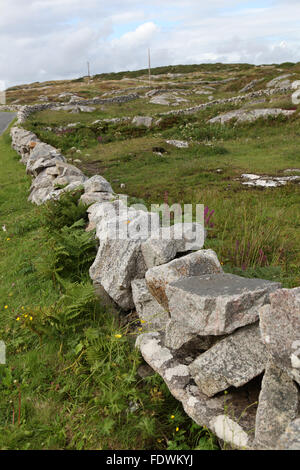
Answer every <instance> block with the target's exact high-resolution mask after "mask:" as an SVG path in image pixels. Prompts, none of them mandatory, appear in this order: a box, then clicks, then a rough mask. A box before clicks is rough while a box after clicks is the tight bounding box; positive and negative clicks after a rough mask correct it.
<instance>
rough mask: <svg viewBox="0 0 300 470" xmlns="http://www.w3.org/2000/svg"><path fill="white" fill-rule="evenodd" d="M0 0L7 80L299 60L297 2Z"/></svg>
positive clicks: (0, 66)
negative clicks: (172, 66)
mask: <svg viewBox="0 0 300 470" xmlns="http://www.w3.org/2000/svg"><path fill="white" fill-rule="evenodd" d="M249 5H251V3H249V1H248V0H209V1H207V0H163V1H162V0H152V1H151V2H149V1H147V2H146V1H144V2H143V1H141V0H110V2H104V1H99V0H85V1H84V2H82V0H0V79H2V80H6V81H7V82H9V84H15V83H25V82H32V81H37V80H46V79H56V78H71V77H77V76H82V75H84V74H85V73H86V61H87V60H89V61H90V62H91V67H92V73H101V72H108V71H119V70H129V69H137V68H146V67H147V48H148V47H151V52H152V64H153V66H159V65H169V64H176V63H200V62H215V61H218V62H222V61H223V62H249V63H273V62H283V61H287V60H289V61H298V60H300V54H299V52H298V44H299V40H300V30H299V28H298V24H299V19H300V2H299V1H298V0H273V1H271V0H262V1H261V2H260V5H259V6H258V3H257V2H255V8H251V7H249Z"/></svg>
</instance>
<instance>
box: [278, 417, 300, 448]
mask: <svg viewBox="0 0 300 470" xmlns="http://www.w3.org/2000/svg"><path fill="white" fill-rule="evenodd" d="M277 450H300V418H297V419H295V420H294V421H292V422H291V423H290V424H289V425H288V426H287V428H286V430H285V432H284V433H283V434H282V435H281V436H280V439H279V441H278V444H277Z"/></svg>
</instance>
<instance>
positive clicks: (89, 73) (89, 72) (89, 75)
mask: <svg viewBox="0 0 300 470" xmlns="http://www.w3.org/2000/svg"><path fill="white" fill-rule="evenodd" d="M87 68H88V77H89V83H90V79H91V71H90V63H89V62H88V63H87Z"/></svg>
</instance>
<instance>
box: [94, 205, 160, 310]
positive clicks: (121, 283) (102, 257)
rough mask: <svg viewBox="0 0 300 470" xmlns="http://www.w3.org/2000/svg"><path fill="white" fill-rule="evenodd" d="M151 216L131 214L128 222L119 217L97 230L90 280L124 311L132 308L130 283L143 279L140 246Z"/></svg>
mask: <svg viewBox="0 0 300 470" xmlns="http://www.w3.org/2000/svg"><path fill="white" fill-rule="evenodd" d="M151 216H152V214H151V213H148V212H143V211H135V212H134V211H133V212H132V213H131V214H130V219H129V220H128V215H127V214H126V215H125V216H124V215H123V214H121V215H120V216H118V217H115V218H112V219H108V220H103V221H102V222H101V224H99V225H98V226H97V237H98V238H99V240H100V247H99V250H98V253H97V257H96V259H95V262H94V264H93V265H92V267H91V268H90V276H91V278H92V279H93V281H95V282H98V283H100V284H101V285H102V286H103V287H104V289H105V290H106V292H107V293H108V294H109V295H110V296H111V298H112V299H113V300H114V301H115V302H116V303H117V304H118V305H119V306H120V307H121V308H123V309H125V310H129V309H132V308H134V302H133V299H132V290H131V281H133V280H135V279H143V278H144V277H145V273H146V265H145V262H144V258H143V255H142V252H141V243H142V241H143V239H144V237H145V236H147V231H148V229H149V225H151Z"/></svg>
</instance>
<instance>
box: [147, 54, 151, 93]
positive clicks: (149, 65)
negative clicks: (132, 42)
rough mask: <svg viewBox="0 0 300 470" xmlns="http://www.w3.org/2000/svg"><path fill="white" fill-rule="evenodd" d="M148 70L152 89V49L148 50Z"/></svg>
mask: <svg viewBox="0 0 300 470" xmlns="http://www.w3.org/2000/svg"><path fill="white" fill-rule="evenodd" d="M148 69H149V86H150V87H151V56H150V48H149V49H148Z"/></svg>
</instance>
